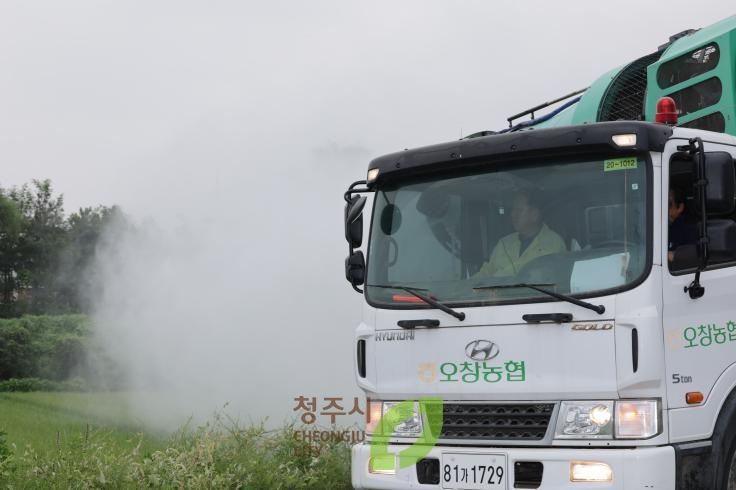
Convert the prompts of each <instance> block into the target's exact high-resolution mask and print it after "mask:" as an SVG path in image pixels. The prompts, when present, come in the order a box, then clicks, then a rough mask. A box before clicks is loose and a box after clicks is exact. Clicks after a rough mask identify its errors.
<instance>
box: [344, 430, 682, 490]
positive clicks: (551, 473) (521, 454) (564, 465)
mask: <svg viewBox="0 0 736 490" xmlns="http://www.w3.org/2000/svg"><path fill="white" fill-rule="evenodd" d="M404 448H406V446H399V445H389V452H391V453H398V452H399V451H400V450H402V449H404ZM370 450H371V446H370V443H367V442H365V443H362V444H356V445H355V446H353V449H352V453H353V454H352V456H353V457H352V484H353V487H355V488H356V489H365V490H369V489H405V488H413V489H428V490H429V489H432V490H438V489H441V488H442V485H441V483H432V484H427V483H420V482H419V478H418V476H417V466H416V465H412V466H409V467H407V468H398V464H397V465H396V470H395V474H375V473H370V472H369V471H368V463H369V458H370ZM443 453H470V454H490V453H492V454H503V455H505V459H506V470H505V474H506V475H507V478H506V486H505V488H507V489H509V490H511V489H513V488H539V489H542V490H550V489H570V488H577V489H581V490H582V489H588V488H595V489H604V488H605V489H622V490H623V489H627V490H633V489H663V490H671V489H674V488H675V451H674V449H673V448H672V447H671V446H660V447H641V448H621V449H617V448H564V447H554V448H552V447H545V448H516V447H505V448H498V447H494V448H471V447H447V446H435V447H434V448H432V449H431V450H430V452H429V454H428V455H427V456H425V459H436V460H439V461H441V460H442V454H443ZM573 461H575V462H580V461H584V462H599V463H605V464H607V465H608V466H610V468H611V469H612V472H613V477H612V479H611V481H607V482H594V483H591V482H573V481H571V470H570V464H571V462H573ZM517 463H519V464H518V465H517ZM530 463H531V464H535V463H541V465H542V468H543V471H542V474H541V481H540V482H539V486H528V482H527V483H524V482H520V481H516V479H517V477H518V476H519V472H518V470H515V469H516V468H519V467H522V466H525V465H529V464H530ZM537 467H538V465H537ZM440 475H441V471H440ZM424 479H425V481H426V477H425V478H424ZM440 479H441V476H440Z"/></svg>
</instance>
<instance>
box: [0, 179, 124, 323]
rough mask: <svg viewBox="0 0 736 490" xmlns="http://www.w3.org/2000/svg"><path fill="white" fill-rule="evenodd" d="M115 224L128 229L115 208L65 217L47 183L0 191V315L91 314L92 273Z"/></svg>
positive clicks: (84, 210)
mask: <svg viewBox="0 0 736 490" xmlns="http://www.w3.org/2000/svg"><path fill="white" fill-rule="evenodd" d="M113 222H114V223H117V224H119V225H121V226H127V223H126V220H125V217H124V215H123V213H122V212H121V211H120V209H119V208H118V207H116V206H112V207H105V206H97V207H95V208H82V209H80V210H79V211H78V212H76V213H72V214H71V215H69V216H68V217H66V216H65V215H64V196H63V195H61V196H54V193H53V188H52V186H51V181H49V180H34V181H32V183H31V185H28V184H26V185H23V186H21V187H13V188H11V189H0V223H2V227H0V316H2V317H17V316H21V315H24V314H60V313H80V312H87V311H88V310H89V307H90V303H89V300H88V296H89V295H88V293H89V288H90V287H91V286H90V284H89V280H88V279H89V277H88V272H89V269H90V267H91V266H92V264H93V262H94V257H95V249H96V247H97V245H98V243H100V241H101V240H102V236H103V231H104V229H105V227H106V226H107V225H108V224H110V223H113Z"/></svg>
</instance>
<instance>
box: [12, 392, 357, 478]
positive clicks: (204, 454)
mask: <svg viewBox="0 0 736 490" xmlns="http://www.w3.org/2000/svg"><path fill="white" fill-rule="evenodd" d="M295 430H298V428H297V427H293V426H288V425H287V426H285V427H283V428H281V429H279V430H275V431H266V430H265V429H264V428H263V427H260V426H251V427H240V426H238V425H237V424H235V423H234V422H232V421H229V420H228V419H227V418H224V420H223V418H215V419H213V421H212V422H210V423H209V424H207V425H205V426H202V427H198V428H191V429H186V430H185V429H182V430H180V431H178V432H177V433H176V434H174V435H173V436H172V435H165V434H152V433H149V432H146V431H145V430H144V428H143V426H142V424H140V423H139V422H137V421H136V420H135V418H134V417H133V416H132V415H131V413H130V412H129V411H128V409H127V405H126V403H125V397H124V395H123V394H117V393H0V433H5V436H4V437H3V436H0V488H9V489H10V488H12V489H25V488H38V489H46V488H51V489H67V488H182V489H183V488H195V489H196V488H202V489H204V488H253V489H262V488H263V489H266V488H268V489H270V488H283V489H289V488H314V489H332V488H334V489H344V488H345V489H346V488H350V484H349V481H350V480H349V478H350V476H349V446H348V445H347V444H345V443H326V444H325V445H324V448H323V450H322V452H321V453H320V456H319V457H307V456H302V457H299V456H295V455H294V447H295V446H297V445H298V444H299V443H297V442H295V441H294V437H293V433H294V431H295ZM3 439H4V440H3ZM3 449H5V451H4V450H3ZM4 454H6V456H3V455H4Z"/></svg>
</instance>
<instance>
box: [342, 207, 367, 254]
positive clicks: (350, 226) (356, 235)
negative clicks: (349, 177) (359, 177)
mask: <svg viewBox="0 0 736 490" xmlns="http://www.w3.org/2000/svg"><path fill="white" fill-rule="evenodd" d="M365 201H366V197H365V196H353V197H352V198H351V199H350V201H349V202H348V203H347V204H346V205H345V240H347V241H348V243H349V244H350V247H351V249H352V248H358V247H360V245H361V244H362V243H363V207H364V206H365Z"/></svg>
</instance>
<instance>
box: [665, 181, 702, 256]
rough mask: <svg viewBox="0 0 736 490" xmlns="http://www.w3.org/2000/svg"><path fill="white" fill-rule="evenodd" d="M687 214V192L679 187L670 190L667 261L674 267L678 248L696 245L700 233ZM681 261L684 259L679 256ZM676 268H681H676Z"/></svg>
mask: <svg viewBox="0 0 736 490" xmlns="http://www.w3.org/2000/svg"><path fill="white" fill-rule="evenodd" d="M684 213H685V191H683V190H682V189H681V188H679V187H673V188H672V189H670V194H669V221H670V225H669V236H668V237H667V260H668V261H669V262H670V265H672V262H673V261H674V260H675V253H676V250H677V247H681V246H683V245H695V243H696V242H697V240H698V233H697V229H696V227H695V223H693V222H691V221H688V219H687V218H686V216H685V215H684ZM679 259H682V257H679V256H678V262H679V261H680V260H679ZM674 268H679V267H677V266H675V267H674Z"/></svg>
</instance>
